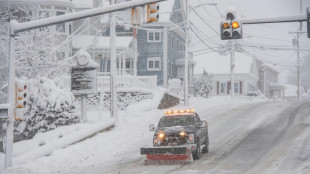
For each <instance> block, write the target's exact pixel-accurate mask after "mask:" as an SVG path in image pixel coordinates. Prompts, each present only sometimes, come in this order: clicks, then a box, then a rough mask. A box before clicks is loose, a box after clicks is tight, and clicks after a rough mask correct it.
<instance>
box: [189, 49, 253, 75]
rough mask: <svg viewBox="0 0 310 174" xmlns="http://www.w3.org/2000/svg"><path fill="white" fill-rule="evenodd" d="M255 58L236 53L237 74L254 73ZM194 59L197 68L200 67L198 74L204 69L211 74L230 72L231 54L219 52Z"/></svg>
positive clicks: (235, 70)
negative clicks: (225, 54) (224, 54)
mask: <svg viewBox="0 0 310 174" xmlns="http://www.w3.org/2000/svg"><path fill="white" fill-rule="evenodd" d="M253 60H254V59H253V58H251V57H247V56H245V55H242V54H235V69H234V72H235V73H236V74H250V73H252V72H251V70H252V66H253V63H254V62H253ZM194 61H195V62H196V63H197V66H196V68H197V69H200V70H198V71H199V72H197V73H196V74H201V72H202V70H203V69H205V70H206V71H207V72H208V73H210V74H230V54H229V55H227V56H223V55H219V54H218V53H212V54H206V55H205V56H199V57H196V58H195V57H194ZM200 71H201V72H200Z"/></svg>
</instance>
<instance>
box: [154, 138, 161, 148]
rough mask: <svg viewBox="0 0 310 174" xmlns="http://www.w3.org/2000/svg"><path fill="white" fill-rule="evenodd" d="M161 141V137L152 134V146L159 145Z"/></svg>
mask: <svg viewBox="0 0 310 174" xmlns="http://www.w3.org/2000/svg"><path fill="white" fill-rule="evenodd" d="M160 143H161V139H160V138H159V137H158V136H154V139H153V144H154V146H159V145H160Z"/></svg>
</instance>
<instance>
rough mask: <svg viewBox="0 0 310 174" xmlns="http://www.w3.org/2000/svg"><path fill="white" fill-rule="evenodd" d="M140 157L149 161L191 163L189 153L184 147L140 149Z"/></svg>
mask: <svg viewBox="0 0 310 174" xmlns="http://www.w3.org/2000/svg"><path fill="white" fill-rule="evenodd" d="M141 155H146V159H147V160H149V161H193V158H192V153H191V151H190V150H189V149H188V148H186V147H151V148H141Z"/></svg>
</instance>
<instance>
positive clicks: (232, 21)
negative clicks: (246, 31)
mask: <svg viewBox="0 0 310 174" xmlns="http://www.w3.org/2000/svg"><path fill="white" fill-rule="evenodd" d="M220 28H221V39H222V40H231V39H242V21H241V20H240V18H239V17H237V15H236V13H235V10H234V9H233V8H230V9H228V10H227V12H226V17H225V19H223V21H222V22H221V26H220Z"/></svg>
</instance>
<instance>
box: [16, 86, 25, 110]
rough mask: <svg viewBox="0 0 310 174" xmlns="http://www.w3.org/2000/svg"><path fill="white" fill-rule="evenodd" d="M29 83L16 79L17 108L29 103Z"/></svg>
mask: <svg viewBox="0 0 310 174" xmlns="http://www.w3.org/2000/svg"><path fill="white" fill-rule="evenodd" d="M26 98H27V84H26V82H25V81H22V80H17V81H16V108H24V107H25V106H26V104H27V102H26Z"/></svg>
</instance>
